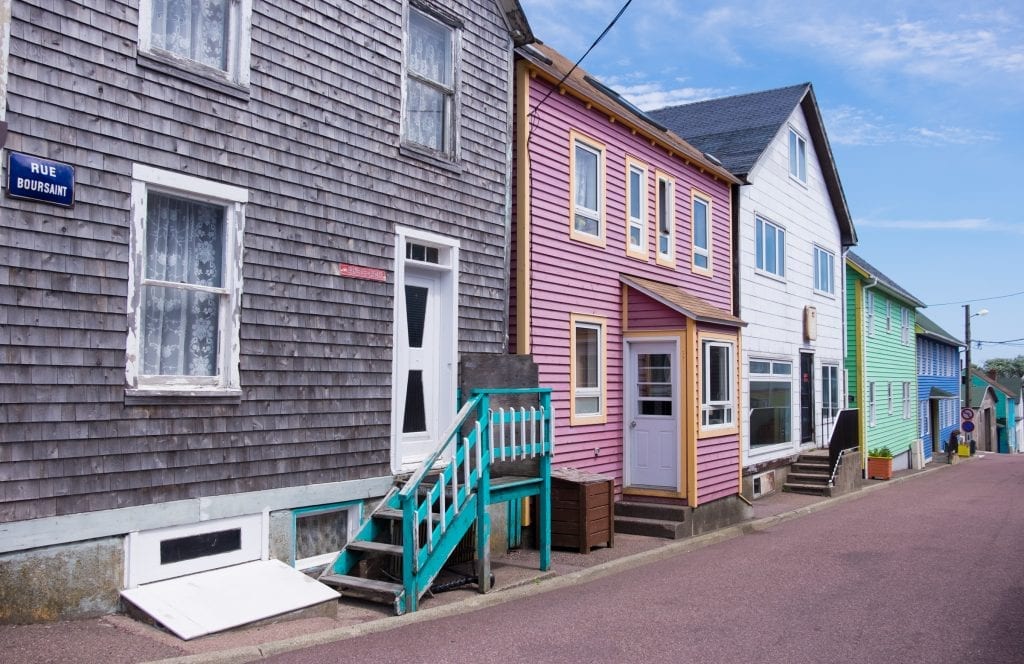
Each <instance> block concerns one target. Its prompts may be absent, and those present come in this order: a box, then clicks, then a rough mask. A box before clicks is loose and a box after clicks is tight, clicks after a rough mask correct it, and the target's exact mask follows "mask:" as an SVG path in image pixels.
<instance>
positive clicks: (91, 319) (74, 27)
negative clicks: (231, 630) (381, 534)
mask: <svg viewBox="0 0 1024 664" xmlns="http://www.w3.org/2000/svg"><path fill="white" fill-rule="evenodd" d="M95 6H98V7H99V8H98V9H94V8H93V7H95ZM445 6H446V7H447V8H448V10H449V11H451V12H452V13H454V14H456V15H459V16H460V17H461V18H462V20H463V21H464V22H465V29H464V30H463V31H462V51H461V94H462V98H461V106H460V108H461V115H460V123H461V124H460V136H461V140H460V152H461V157H462V159H461V162H460V163H459V165H458V168H457V170H455V171H452V170H446V169H442V168H438V167H436V166H434V165H432V164H430V163H427V162H425V161H422V160H417V159H414V158H410V157H408V156H405V155H403V154H401V153H400V150H399V140H400V139H399V131H400V117H401V94H402V91H401V80H402V78H401V71H402V70H401V59H402V3H400V2H380V3H377V2H370V3H365V2H358V3H357V2H340V3H339V2H325V1H317V0H308V1H305V2H300V1H298V0H287V1H282V2H270V1H267V0H254V1H253V15H252V47H251V54H252V55H251V68H250V69H251V87H250V91H249V93H248V94H244V93H240V92H233V93H232V92H230V91H228V90H225V89H224V86H223V85H222V86H213V85H205V84H202V83H201V82H196V81H195V80H190V79H189V77H188V76H184V75H180V74H178V73H176V72H175V70H174V69H173V68H170V67H159V66H154V65H151V64H146V65H144V64H142V62H141V60H138V59H137V58H136V51H137V43H138V31H137V22H138V5H137V2H130V3H116V2H108V3H98V5H97V3H86V2H72V1H70V0H68V1H64V2H59V3H51V2H43V1H42V0H39V1H38V2H29V1H25V2H16V3H12V7H13V12H14V15H13V20H12V24H11V25H12V35H11V56H10V80H9V91H8V116H7V120H8V122H9V124H10V135H9V137H8V141H7V146H6V147H7V148H8V149H9V150H14V151H20V152H26V153H29V154H34V155H39V156H43V157H46V158H50V159H55V160H58V161H63V162H67V163H69V164H71V165H73V166H75V168H76V180H77V191H76V198H77V201H76V205H75V207H74V208H73V209H69V210H65V209H60V208H56V207H53V206H49V205H43V204H37V203H30V202H18V201H14V200H11V199H4V200H3V201H2V202H0V207H2V211H0V396H2V400H3V404H4V405H3V408H0V463H2V466H0V468H2V470H0V522H3V521H12V520H21V519H30V518H39V517H45V516H53V515H61V514H69V513H76V512H82V511H91V510H100V509H107V508H114V507H123V506H133V505H142V504H147V503H151V502H161V501H169V500H176V499H181V498H188V497H196V496H208V495H217V494H225V493H235V492H242V491H252V490H260V489H268V488H277V487H283V486H299V485H304V484H312V483H320V482H336V481H342V480H348V479H358V478H365V477H376V476H382V475H388V474H390V466H389V454H390V407H391V401H390V395H391V389H390V381H391V344H392V338H391V334H392V315H393V313H392V312H393V298H392V295H393V293H392V288H393V269H394V265H393V258H394V256H393V253H394V227H395V226H396V225H403V226H409V227H414V228H419V229H423V230H429V231H433V232H437V233H441V234H444V235H449V236H455V237H459V238H461V243H462V246H461V258H462V261H461V264H460V266H459V267H460V273H461V277H462V281H461V284H460V305H461V307H462V308H461V320H460V351H462V352H500V351H502V350H503V335H504V328H503V315H504V314H503V308H504V306H505V300H506V298H505V294H506V291H507V288H506V283H505V269H504V247H505V232H506V231H505V207H506V200H507V199H506V193H507V192H506V187H507V183H506V169H507V159H506V154H507V149H508V141H509V136H508V128H507V127H508V122H509V118H508V106H507V105H508V100H509V91H508V84H509V81H510V77H509V67H510V64H509V48H510V47H509V42H508V35H507V32H506V31H505V27H504V24H503V22H502V19H501V17H500V16H499V14H498V12H497V10H496V8H495V6H494V4H493V3H492V2H479V1H476V0H462V1H460V2H451V3H445ZM192 78H193V79H195V77H192ZM135 163H140V164H147V165H151V166H154V167H157V168H161V169H166V170H171V171H178V172H182V173H187V174H190V175H194V176H197V177H201V178H207V179H210V180H215V181H219V182H224V183H228V184H231V185H235V186H238V187H242V188H245V189H247V190H248V192H249V203H248V204H247V206H246V222H245V236H244V249H243V261H244V262H243V279H244V287H243V296H242V306H241V327H240V345H241V357H240V373H241V387H242V395H243V396H242V400H241V403H240V404H235V405H196V404H189V403H188V402H187V401H182V400H181V399H179V400H177V401H176V402H175V403H170V404H160V405H145V406H125V405H124V398H125V394H124V389H125V343H126V334H127V320H126V304H127V302H126V298H127V294H128V293H127V290H128V282H127V279H128V259H129V243H128V241H129V227H130V200H129V193H130V188H131V173H132V165H133V164H135ZM338 263H354V264H358V265H363V266H367V267H373V268H381V269H384V270H386V271H387V273H388V282H387V283H377V282H373V281H360V280H355V279H342V278H341V277H339V276H338V272H337V264H338Z"/></svg>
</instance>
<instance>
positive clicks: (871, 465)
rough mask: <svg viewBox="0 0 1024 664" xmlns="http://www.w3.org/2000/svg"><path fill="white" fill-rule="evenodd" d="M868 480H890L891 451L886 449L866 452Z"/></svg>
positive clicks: (884, 447)
mask: <svg viewBox="0 0 1024 664" xmlns="http://www.w3.org/2000/svg"><path fill="white" fill-rule="evenodd" d="M868 479H876V480H888V479H892V450H890V449H889V448H888V447H886V446H884V445H883V446H882V447H875V448H873V449H870V450H868Z"/></svg>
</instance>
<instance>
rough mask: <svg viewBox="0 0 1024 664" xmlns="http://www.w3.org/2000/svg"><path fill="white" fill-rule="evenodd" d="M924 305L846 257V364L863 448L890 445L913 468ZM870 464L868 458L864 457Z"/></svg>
mask: <svg viewBox="0 0 1024 664" xmlns="http://www.w3.org/2000/svg"><path fill="white" fill-rule="evenodd" d="M923 306H924V304H923V303H922V302H921V301H920V300H918V299H917V298H916V297H914V296H913V295H911V294H910V293H908V292H907V291H905V290H904V289H903V288H901V287H900V286H899V285H898V284H896V283H895V282H894V281H892V280H891V279H889V278H888V277H886V276H885V275H884V274H882V273H881V272H879V271H878V269H877V268H875V267H874V266H872V265H871V264H870V263H868V262H867V261H865V260H864V259H863V258H861V257H860V256H858V255H857V254H855V253H853V252H852V251H851V252H848V253H847V255H846V312H847V315H846V334H847V346H846V353H847V354H846V366H847V368H848V374H847V376H848V377H847V380H848V394H849V400H850V404H849V407H850V408H857V409H858V410H859V430H860V450H861V455H862V456H863V457H865V459H866V457H867V453H868V450H871V449H875V448H878V447H883V446H885V447H888V448H889V450H890V451H891V452H892V455H893V468H894V469H896V470H899V469H904V468H908V467H910V464H911V450H912V447H913V442H914V440H915V439H917V438H918V436H919V434H918V430H917V417H916V415H917V410H916V401H917V355H916V353H917V347H916V340H915V335H914V325H915V321H916V312H915V308H916V307H923ZM865 463H866V460H865Z"/></svg>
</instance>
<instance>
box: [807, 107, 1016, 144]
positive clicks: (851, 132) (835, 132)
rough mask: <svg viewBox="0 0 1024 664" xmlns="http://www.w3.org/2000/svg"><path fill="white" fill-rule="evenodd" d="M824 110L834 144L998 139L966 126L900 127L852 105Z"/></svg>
mask: <svg viewBox="0 0 1024 664" xmlns="http://www.w3.org/2000/svg"><path fill="white" fill-rule="evenodd" d="M822 113H823V115H824V116H825V127H826V130H827V131H828V139H829V142H830V143H832V144H833V145H857V146H873V145H890V144H893V143H910V144H914V145H929V146H933V145H973V144H976V143H989V142H992V141H995V140H996V139H997V138H998V137H997V135H996V134H995V133H993V132H990V131H985V130H980V129H971V128H967V127H950V126H941V127H936V128H931V127H901V126H899V125H897V124H896V123H894V122H890V121H888V120H886V119H885V118H883V117H882V116H880V115H877V114H873V113H870V112H868V111H865V110H863V109H859V108H855V107H853V106H837V107H835V108H830V109H826V110H823V111H822Z"/></svg>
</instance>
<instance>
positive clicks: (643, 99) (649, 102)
mask: <svg viewBox="0 0 1024 664" xmlns="http://www.w3.org/2000/svg"><path fill="white" fill-rule="evenodd" d="M644 78H645V77H644V75H643V74H640V73H636V74H630V75H628V76H624V77H610V78H607V79H601V82H602V83H604V84H605V85H607V86H608V87H610V88H612V89H613V90H615V91H616V92H618V93H619V94H620V95H622V96H623V97H625V98H626V99H628V100H629V101H630V102H631V103H633V104H634V105H635V106H636V107H637V108H639V109H641V110H644V111H649V110H652V109H655V108H663V107H665V106H678V105H679V104H689V103H692V102H695V101H702V100H704V99H713V98H715V97H721V96H724V95H726V94H728V93H727V92H726V91H725V90H722V89H720V88H699V87H693V86H687V85H681V86H679V87H673V88H665V87H663V86H662V85H661V84H660V83H652V82H649V81H646V80H644ZM676 82H678V83H682V82H683V81H682V80H677V81H676Z"/></svg>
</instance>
